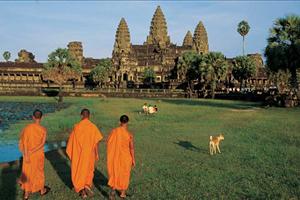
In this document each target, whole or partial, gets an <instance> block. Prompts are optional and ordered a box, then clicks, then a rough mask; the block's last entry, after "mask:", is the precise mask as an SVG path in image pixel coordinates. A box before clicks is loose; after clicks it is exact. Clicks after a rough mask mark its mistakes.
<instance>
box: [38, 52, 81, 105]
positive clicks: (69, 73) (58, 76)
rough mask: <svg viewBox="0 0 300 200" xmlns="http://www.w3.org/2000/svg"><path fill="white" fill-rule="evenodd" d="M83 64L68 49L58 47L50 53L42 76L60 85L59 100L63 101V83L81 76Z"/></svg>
mask: <svg viewBox="0 0 300 200" xmlns="http://www.w3.org/2000/svg"><path fill="white" fill-rule="evenodd" d="M81 71H82V70H81V66H80V64H79V63H78V62H77V61H76V60H75V58H74V57H73V56H72V55H71V54H70V53H69V51H68V50H67V49H62V48H58V49H56V50H55V51H54V52H52V53H50V54H49V55H48V61H47V63H45V64H44V69H43V72H42V76H43V79H44V80H50V81H53V82H54V83H56V84H58V85H59V93H58V96H59V99H58V102H62V101H63V93H62V89H63V85H64V84H66V83H67V82H68V81H69V80H74V81H77V80H79V79H80V77H81Z"/></svg>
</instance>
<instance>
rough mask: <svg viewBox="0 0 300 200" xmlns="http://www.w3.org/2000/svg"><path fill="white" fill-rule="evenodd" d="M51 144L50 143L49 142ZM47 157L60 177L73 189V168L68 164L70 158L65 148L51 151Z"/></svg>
mask: <svg viewBox="0 0 300 200" xmlns="http://www.w3.org/2000/svg"><path fill="white" fill-rule="evenodd" d="M48 145H49V144H48ZM46 158H47V159H48V160H49V162H50V163H51V165H52V167H53V169H54V170H55V171H56V173H57V175H58V176H59V178H60V179H61V180H62V182H63V183H64V184H65V186H67V187H68V188H69V189H72V183H71V169H70V166H69V164H68V159H67V156H66V154H65V149H62V148H60V149H58V150H55V151H50V152H48V153H47V154H46Z"/></svg>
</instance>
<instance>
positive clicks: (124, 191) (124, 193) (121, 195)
mask: <svg viewBox="0 0 300 200" xmlns="http://www.w3.org/2000/svg"><path fill="white" fill-rule="evenodd" d="M120 192H121V194H120V197H121V198H126V190H121V191H120Z"/></svg>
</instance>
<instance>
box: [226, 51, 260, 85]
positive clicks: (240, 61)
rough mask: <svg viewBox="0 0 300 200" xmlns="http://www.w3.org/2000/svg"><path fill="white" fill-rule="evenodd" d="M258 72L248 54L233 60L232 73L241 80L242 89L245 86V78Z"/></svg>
mask: <svg viewBox="0 0 300 200" xmlns="http://www.w3.org/2000/svg"><path fill="white" fill-rule="evenodd" d="M255 73H256V66H255V63H254V61H253V59H251V58H250V57H248V56H237V57H236V58H235V59H234V62H233V68H232V75H233V77H234V78H235V79H236V80H238V81H239V82H240V90H242V88H243V83H244V80H247V79H249V78H251V77H252V76H254V75H255Z"/></svg>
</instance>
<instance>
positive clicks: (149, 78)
mask: <svg viewBox="0 0 300 200" xmlns="http://www.w3.org/2000/svg"><path fill="white" fill-rule="evenodd" d="M154 82H155V72H154V70H153V69H151V68H150V67H148V68H146V69H145V71H144V83H145V84H148V85H150V86H151V85H152V84H153V83H154Z"/></svg>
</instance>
